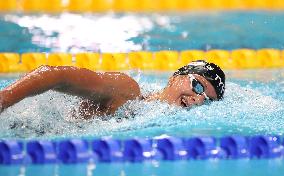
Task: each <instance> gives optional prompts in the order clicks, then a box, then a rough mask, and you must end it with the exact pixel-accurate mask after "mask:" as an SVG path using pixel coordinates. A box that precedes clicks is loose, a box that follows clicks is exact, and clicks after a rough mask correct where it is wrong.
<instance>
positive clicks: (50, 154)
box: [0, 136, 284, 165]
mask: <svg viewBox="0 0 284 176" xmlns="http://www.w3.org/2000/svg"><path fill="white" fill-rule="evenodd" d="M283 156H284V141H281V138H280V137H279V136H253V137H244V136H226V137H222V138H214V137H192V138H179V137H163V138H161V137H157V138H154V139H142V138H134V139H127V140H117V139H112V138H102V139H94V140H84V139H69V140H62V141H52V140H38V141H37V140H33V141H28V142H21V141H16V140H0V165H23V164H55V163H57V164H60V163H62V164H77V163H88V162H109V163H110V162H143V161H149V160H150V161H151V160H170V161H175V160H198V159H199V160H200V159H202V160H204V159H242V158H247V159H249V158H252V159H269V158H281V157H283Z"/></svg>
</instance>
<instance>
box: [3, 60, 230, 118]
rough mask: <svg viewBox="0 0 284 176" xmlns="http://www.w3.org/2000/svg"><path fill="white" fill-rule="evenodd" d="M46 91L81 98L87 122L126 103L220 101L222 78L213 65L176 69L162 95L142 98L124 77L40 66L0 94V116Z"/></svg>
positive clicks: (184, 104) (199, 63) (187, 104)
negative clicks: (137, 101) (21, 102)
mask: <svg viewBox="0 0 284 176" xmlns="http://www.w3.org/2000/svg"><path fill="white" fill-rule="evenodd" d="M47 90H55V91H59V92H63V93H66V94H70V95H74V96H78V97H81V98H82V101H81V102H80V104H79V105H78V106H79V114H80V116H81V117H82V118H84V119H89V118H91V117H92V116H94V115H98V116H101V115H110V114H113V113H115V111H116V110H117V109H118V108H119V107H120V106H122V105H123V104H124V103H126V102H127V101H128V100H135V99H141V100H145V101H151V100H159V101H162V102H167V103H168V104H172V105H176V106H181V107H192V106H193V105H202V104H204V103H205V102H206V101H216V100H221V99H222V98H223V95H224V91H225V74H224V72H223V71H222V70H221V69H220V67H218V66H217V65H215V64H213V63H208V62H206V61H203V60H198V61H194V62H191V63H189V64H188V65H186V66H184V67H182V68H180V69H178V70H177V71H176V72H175V73H174V74H173V75H172V76H171V77H170V78H169V81H168V85H167V86H166V87H165V88H164V89H163V90H162V91H160V92H158V93H155V94H151V95H148V96H147V97H143V96H142V95H141V93H140V88H139V85H138V83H137V82H136V81H135V80H134V79H132V78H131V77H129V76H128V75H126V74H124V73H119V72H105V73H99V72H93V71H91V70H88V69H85V68H77V67H72V66H55V67H53V66H41V67H39V68H37V69H36V70H34V71H32V72H30V73H28V74H26V75H25V76H23V77H22V78H21V79H19V80H18V81H16V82H15V83H13V84H12V85H10V86H8V87H6V88H5V89H3V90H2V91H0V113H1V112H3V111H4V110H5V109H7V108H8V107H10V106H12V105H14V104H15V103H17V102H19V101H21V100H22V99H24V98H26V97H30V96H34V95H37V94H40V93H43V92H45V91H47ZM50 103H52V102H50Z"/></svg>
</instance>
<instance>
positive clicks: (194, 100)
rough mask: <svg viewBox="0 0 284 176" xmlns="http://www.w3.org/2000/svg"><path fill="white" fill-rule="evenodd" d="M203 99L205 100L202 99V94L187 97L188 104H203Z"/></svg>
mask: <svg viewBox="0 0 284 176" xmlns="http://www.w3.org/2000/svg"><path fill="white" fill-rule="evenodd" d="M203 101H204V100H203V99H202V96H200V95H191V96H187V98H186V102H187V105H188V106H192V105H201V104H202V103H203Z"/></svg>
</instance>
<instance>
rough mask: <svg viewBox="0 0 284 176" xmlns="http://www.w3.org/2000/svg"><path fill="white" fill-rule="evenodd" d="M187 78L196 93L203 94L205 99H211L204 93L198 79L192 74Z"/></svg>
mask: <svg viewBox="0 0 284 176" xmlns="http://www.w3.org/2000/svg"><path fill="white" fill-rule="evenodd" d="M189 80H190V82H191V87H192V91H193V92H194V93H196V94H197V95H203V96H204V97H205V100H210V101H212V99H211V98H209V97H208V96H207V95H206V93H205V88H204V86H203V85H202V84H201V82H200V81H198V80H197V79H196V78H195V77H194V76H193V75H189Z"/></svg>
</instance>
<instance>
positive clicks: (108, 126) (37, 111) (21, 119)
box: [0, 70, 284, 138]
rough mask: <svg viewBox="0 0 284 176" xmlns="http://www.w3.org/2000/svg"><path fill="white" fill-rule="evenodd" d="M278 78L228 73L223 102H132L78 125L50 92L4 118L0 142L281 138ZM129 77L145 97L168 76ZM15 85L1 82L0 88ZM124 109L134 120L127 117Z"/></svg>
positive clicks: (283, 115)
mask: <svg viewBox="0 0 284 176" xmlns="http://www.w3.org/2000/svg"><path fill="white" fill-rule="evenodd" d="M283 73H284V72H283V70H267V71H263V70H251V71H249V70H247V71H227V73H226V74H227V78H228V79H227V83H226V92H225V95H224V99H223V100H222V101H218V102H212V103H211V104H209V105H203V106H196V107H193V108H190V109H184V108H180V107H176V106H170V105H168V104H166V103H162V102H156V101H153V102H144V101H138V100H135V101H129V102H128V103H126V105H124V106H123V107H121V108H120V109H119V110H118V111H117V113H116V114H115V115H113V116H107V117H104V118H103V119H102V118H101V117H94V119H93V120H90V121H83V122H82V121H81V120H76V119H74V118H73V117H71V115H70V114H71V112H72V111H74V110H76V109H77V107H78V106H77V105H78V102H79V101H80V99H79V98H78V97H73V96H69V95H64V94H61V93H57V92H54V91H49V92H46V93H44V94H42V95H38V96H35V97H30V98H27V99H25V100H23V101H21V102H19V103H17V104H16V105H14V106H12V107H11V108H9V109H7V110H6V111H5V112H3V113H2V114H1V119H2V121H1V124H0V125H1V127H0V130H1V131H0V137H1V138H35V137H40V138H41V137H48V138H53V137H71V136H85V137H88V136H91V137H94V136H95V137H101V136H112V137H116V138H129V137H134V136H139V137H154V136H159V135H164V134H167V135H173V136H184V137H185V136H200V135H212V136H217V137H219V136H224V135H231V134H239V135H257V134H273V135H282V134H283V129H284V106H283V105H284V89H283V87H284V86H283V85H284V74H283ZM128 74H129V75H131V76H132V77H133V78H134V79H135V80H136V81H137V82H138V83H139V85H140V87H141V90H142V93H143V94H144V95H147V94H151V93H153V92H156V91H159V90H160V89H162V88H163V87H164V86H165V85H166V84H167V80H168V77H169V76H170V74H171V73H155V74H154V73H139V72H134V71H132V72H128ZM16 79H17V77H15V78H8V77H7V78H2V79H1V80H0V85H1V88H3V87H5V85H9V84H10V83H11V82H13V81H15V80H16ZM129 109H131V111H132V112H133V113H134V114H135V116H130V117H128V116H127V111H128V110H129ZM105 119H109V120H107V121H106V120H105ZM118 121H120V122H118Z"/></svg>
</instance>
